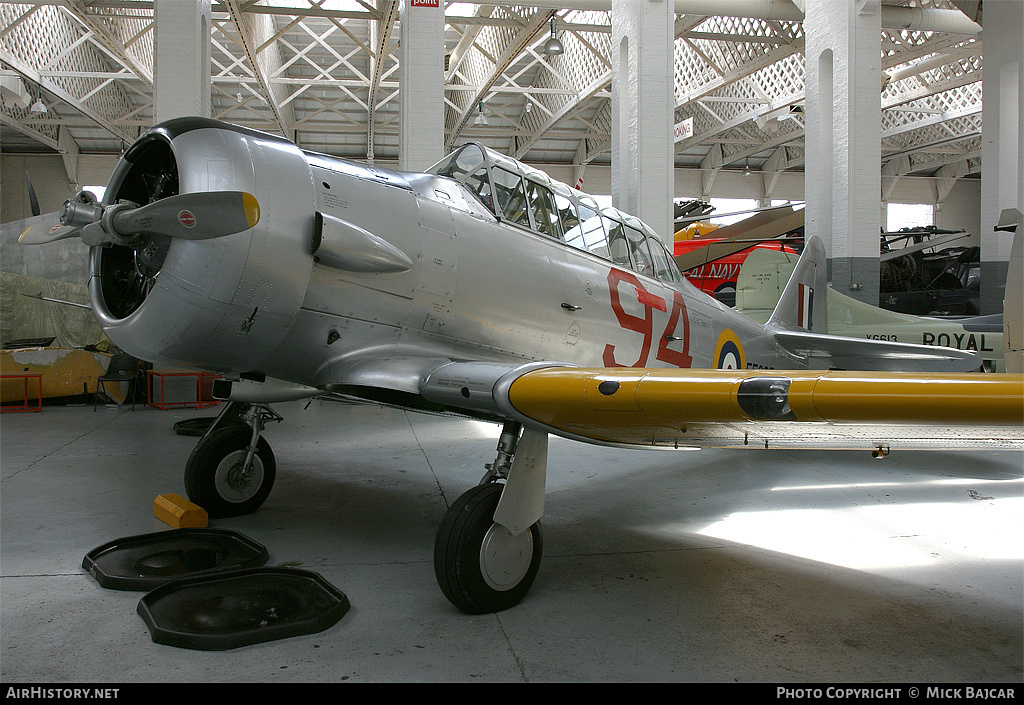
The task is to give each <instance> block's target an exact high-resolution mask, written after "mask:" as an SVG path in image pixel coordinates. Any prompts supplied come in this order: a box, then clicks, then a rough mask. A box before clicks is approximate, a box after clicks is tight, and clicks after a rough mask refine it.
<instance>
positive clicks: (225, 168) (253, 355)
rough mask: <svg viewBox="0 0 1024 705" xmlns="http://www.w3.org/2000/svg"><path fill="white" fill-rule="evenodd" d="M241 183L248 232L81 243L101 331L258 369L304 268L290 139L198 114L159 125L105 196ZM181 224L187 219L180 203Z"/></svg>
mask: <svg viewBox="0 0 1024 705" xmlns="http://www.w3.org/2000/svg"><path fill="white" fill-rule="evenodd" d="M204 191H243V192H247V193H249V194H252V195H254V196H255V197H256V200H257V201H258V203H259V206H260V217H259V222H258V223H257V224H256V225H255V226H254V227H252V228H250V229H248V230H243V231H241V232H237V233H234V234H232V235H226V236H223V237H216V238H212V239H208V240H191V239H181V238H170V237H166V236H164V235H158V234H144V235H143V236H142V237H143V239H142V241H141V242H138V243H135V244H134V245H133V246H132V247H126V246H121V245H110V246H105V247H93V248H92V249H91V251H90V274H91V278H90V286H89V289H90V297H91V300H92V305H93V309H94V311H95V313H96V316H97V318H98V320H99V322H100V325H101V326H102V327H103V329H104V331H105V332H106V334H107V335H108V336H109V337H110V339H111V340H112V341H113V342H114V343H115V344H117V345H118V346H119V347H120V348H122V349H123V350H125V351H126V352H129V353H130V354H132V355H134V356H136V357H138V358H140V359H143V360H147V361H151V362H153V363H155V364H160V365H175V366H179V365H184V366H189V367H195V368H198V369H205V370H210V371H214V372H222V373H231V372H245V371H249V370H256V369H259V367H260V363H261V362H262V360H263V359H264V358H266V356H267V355H269V354H270V352H271V351H273V350H274V349H275V348H276V347H277V346H278V345H279V344H280V343H281V342H282V340H283V339H284V337H285V336H286V335H287V334H288V331H289V330H290V328H291V327H292V324H293V323H294V321H295V318H296V316H297V315H298V312H299V308H300V306H301V303H302V300H303V296H304V294H305V291H306V287H307V285H308V281H309V275H310V271H311V269H312V266H313V257H312V255H311V246H310V241H311V237H312V232H313V218H314V213H315V210H316V194H315V191H314V189H313V185H312V176H311V173H310V170H309V167H308V164H307V162H306V159H305V158H304V156H303V153H302V152H301V150H299V149H298V148H297V147H296V146H295V145H294V144H292V143H291V142H288V141H286V140H284V139H280V138H277V137H275V136H272V135H267V134H264V133H259V132H255V131H252V130H247V129H245V128H241V127H237V126H234V125H228V124H226V123H222V122H218V121H215V120H209V119H204V118H178V119H175V120H170V121H168V122H165V123H162V124H160V125H157V126H156V127H154V128H153V129H151V130H150V131H148V132H147V133H146V134H145V135H143V136H142V137H141V138H140V139H139V140H138V141H136V142H135V143H134V144H133V145H132V146H131V147H130V148H129V149H128V150H127V151H126V153H125V155H124V157H123V158H122V160H121V161H120V163H119V164H118V166H117V168H116V169H115V171H114V173H113V175H112V176H111V179H110V182H109V184H108V186H107V192H106V194H107V195H106V197H105V199H104V201H105V203H106V204H110V203H115V202H117V201H119V200H127V201H131V202H132V203H135V204H137V205H140V206H143V205H147V204H149V203H152V202H155V201H157V200H160V199H163V198H167V197H169V196H175V195H179V194H188V193H198V192H204ZM179 219H183V220H182V222H183V224H185V225H187V226H188V227H192V228H195V229H199V228H202V227H203V225H204V223H203V222H197V219H196V218H195V216H194V215H193V214H191V213H189V212H188V211H187V210H183V211H182V212H181V213H179Z"/></svg>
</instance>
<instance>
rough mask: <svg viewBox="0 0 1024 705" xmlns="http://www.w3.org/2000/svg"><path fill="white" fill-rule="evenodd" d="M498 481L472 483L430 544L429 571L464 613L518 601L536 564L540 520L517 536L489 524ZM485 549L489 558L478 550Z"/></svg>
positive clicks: (505, 606) (497, 608)
mask: <svg viewBox="0 0 1024 705" xmlns="http://www.w3.org/2000/svg"><path fill="white" fill-rule="evenodd" d="M503 487H504V485H501V484H486V485H478V486H477V487H474V488H473V489H471V490H469V491H468V492H466V493H465V494H463V495H462V496H461V497H459V498H458V499H457V500H456V501H455V504H453V505H452V507H451V508H450V509H449V510H448V513H447V514H445V517H444V521H442V522H441V528H440V529H439V530H438V533H437V541H436V542H435V544H434V575H435V576H436V577H437V583H438V585H440V587H441V592H443V593H444V596H445V597H447V598H448V599H449V600H450V601H451V603H452V604H453V605H455V606H456V607H458V608H459V609H460V610H462V611H463V612H467V613H469V614H486V613H489V612H500V611H501V610H505V609H508V608H509V607H512V606H514V605H517V604H519V603H520V602H521V601H522V599H523V598H524V597H525V596H526V593H527V592H529V590H530V587H531V586H532V585H533V580H534V578H535V577H536V576H537V570H538V569H539V568H540V559H541V554H542V552H543V543H544V542H543V537H542V532H541V526H540V522H539V521H538V522H536V523H535V524H534V525H533V526H531V527H530V528H529V530H527V531H524V532H523V533H521V534H520V535H519V536H518V537H513V536H512V534H511V532H509V531H508V529H506V528H505V527H503V526H501V525H500V524H496V523H494V519H493V517H494V510H495V509H496V508H497V506H498V500H499V498H500V497H501V491H502V488H503ZM485 544H486V546H487V547H489V548H490V550H491V554H490V559H488V557H487V556H486V555H485V553H484V551H483V550H482V549H483V547H484V546H485Z"/></svg>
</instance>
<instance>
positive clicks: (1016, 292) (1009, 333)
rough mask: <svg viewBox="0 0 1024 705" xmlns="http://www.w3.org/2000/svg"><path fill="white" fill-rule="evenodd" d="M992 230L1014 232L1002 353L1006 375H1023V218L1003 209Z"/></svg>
mask: <svg viewBox="0 0 1024 705" xmlns="http://www.w3.org/2000/svg"><path fill="white" fill-rule="evenodd" d="M996 230H1012V231H1014V234H1013V245H1012V246H1011V248H1010V267H1009V269H1008V270H1007V273H1006V291H1005V293H1004V296H1005V298H1004V299H1003V345H1004V346H1005V348H1006V349H1005V350H1004V351H1003V353H1004V355H1005V360H1006V371H1007V372H1024V303H1022V301H1024V217H1021V214H1020V211H1018V210H1017V209H1015V208H1011V209H1006V210H1004V211H1003V212H1002V213H1001V214H1000V218H999V224H998V225H997V226H996Z"/></svg>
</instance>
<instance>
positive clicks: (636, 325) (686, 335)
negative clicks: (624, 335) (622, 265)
mask: <svg viewBox="0 0 1024 705" xmlns="http://www.w3.org/2000/svg"><path fill="white" fill-rule="evenodd" d="M620 282H625V283H627V284H631V285H632V286H633V287H635V291H636V297H637V301H638V302H639V303H641V304H643V307H644V315H643V317H642V318H641V317H640V316H634V315H632V314H630V313H626V312H625V311H624V310H623V308H622V301H621V300H620V299H619V283H620ZM608 289H609V291H610V293H611V300H612V311H614V312H615V318H616V319H618V321H619V325H620V326H621V327H622V328H624V329H626V330H631V331H634V332H636V333H639V334H640V335H641V336H643V342H642V344H641V346H640V357H639V358H638V359H637V361H636V362H634V363H633V364H632V365H626V364H624V363H621V362H617V361H616V360H615V346H614V345H610V344H609V345H605V346H604V355H603V358H602V359H603V361H604V364H605V365H606V366H608V367H645V366H646V365H647V358H648V357H649V356H650V354H651V345H652V344H653V340H654V309H655V308H657V309H658V310H659V311H664V312H666V313H668V323H667V324H666V325H665V332H664V333H663V334H662V336H661V341H660V342H659V343H658V352H657V355H655V359H657V360H660V361H662V362H664V363H667V364H669V365H673V366H675V367H689V366H690V364H691V362H692V361H693V358H692V357H691V356H690V318H689V316H687V315H686V304H685V303H684V302H683V297H682V294H680V293H679V292H678V291H674V292H672V294H673V295H672V309H671V310H669V309H668V306H666V305H665V301H664V300H663V299H661V298H660V297H659V296H657V295H655V294H652V293H651V292H649V291H647V289H646V288H645V287H644V285H643V284H641V283H640V280H639V279H637V278H636V276H634V275H633V274H632V273H630V272H627V271H624V270H621V269H612V270H611V271H609V272H608ZM680 319H682V335H677V333H676V329H677V327H678V326H679V323H680ZM676 340H681V341H682V347H683V349H682V351H678V350H673V349H671V348H669V346H668V344H669V343H670V342H672V341H676Z"/></svg>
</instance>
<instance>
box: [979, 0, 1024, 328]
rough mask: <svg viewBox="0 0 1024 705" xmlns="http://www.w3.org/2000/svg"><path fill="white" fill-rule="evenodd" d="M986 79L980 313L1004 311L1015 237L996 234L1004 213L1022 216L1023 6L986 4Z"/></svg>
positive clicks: (1023, 132) (1023, 193) (983, 82)
mask: <svg viewBox="0 0 1024 705" xmlns="http://www.w3.org/2000/svg"><path fill="white" fill-rule="evenodd" d="M984 12H985V16H984V19H983V22H984V24H985V72H984V74H983V75H982V79H981V82H982V91H983V93H984V95H985V102H984V104H983V106H982V113H981V115H982V123H983V124H984V126H985V128H984V131H983V132H982V136H981V137H982V141H981V302H980V309H981V313H983V314H989V313H1000V312H1002V311H1003V295H1004V290H1005V287H1006V273H1007V268H1008V265H1007V263H1008V262H1009V259H1010V245H1011V243H1012V241H1013V237H1012V233H1009V232H1005V231H1000V232H996V231H994V230H993V228H994V227H995V225H996V223H997V222H999V214H1000V212H1001V211H1002V210H1003V209H1005V208H1016V209H1017V210H1018V211H1020V212H1021V213H1024V120H1022V118H1021V115H1024V66H1022V64H1024V53H1022V52H1021V41H1020V40H1021V36H1022V35H1024V3H1022V2H1019V1H1017V2H987V3H985V10H984Z"/></svg>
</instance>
